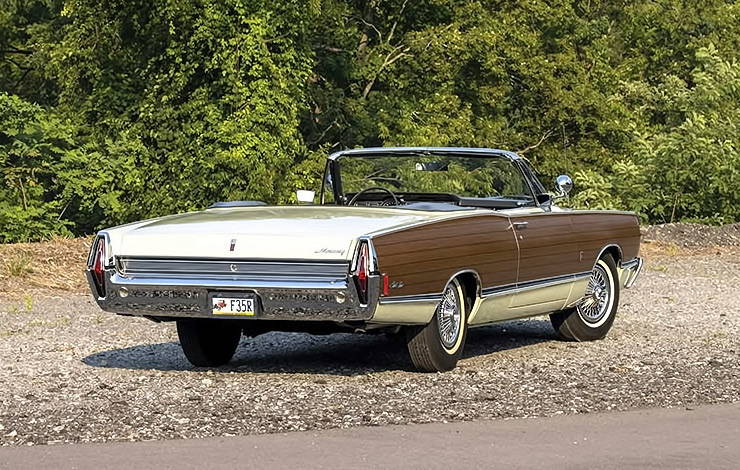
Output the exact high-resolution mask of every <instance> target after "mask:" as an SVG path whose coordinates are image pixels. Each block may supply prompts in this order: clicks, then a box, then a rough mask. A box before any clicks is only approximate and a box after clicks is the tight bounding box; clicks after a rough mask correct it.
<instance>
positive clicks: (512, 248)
mask: <svg viewBox="0 0 740 470" xmlns="http://www.w3.org/2000/svg"><path fill="white" fill-rule="evenodd" d="M373 245H374V246H375V250H376V252H377V255H378V265H379V267H380V271H381V272H384V273H386V274H388V276H389V277H390V281H391V282H392V283H393V282H402V283H403V287H401V288H395V289H392V290H391V293H390V295H391V296H400V295H417V294H429V293H438V292H442V290H443V289H444V287H445V284H446V283H447V281H448V280H449V279H450V277H451V276H452V275H454V274H455V273H456V272H458V271H460V270H462V269H472V270H475V271H476V272H478V274H479V276H480V278H481V283H482V287H484V288H485V287H488V286H499V285H505V284H513V283H514V282H516V275H517V245H516V240H515V239H514V234H513V231H512V230H511V228H510V225H509V219H508V218H507V217H504V216H501V215H496V214H491V215H483V216H470V217H461V218H456V219H452V220H446V221H441V222H435V223H431V224H426V225H421V226H418V227H412V228H409V229H406V230H401V231H398V232H393V233H389V234H384V235H379V236H376V237H374V238H373Z"/></svg>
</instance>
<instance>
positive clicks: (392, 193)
mask: <svg viewBox="0 0 740 470" xmlns="http://www.w3.org/2000/svg"><path fill="white" fill-rule="evenodd" d="M378 190H380V191H385V192H386V193H388V194H390V195H391V197H392V198H393V202H394V204H395V205H396V206H398V205H400V204H401V203H400V202H399V201H398V197H397V196H396V194H395V193H394V192H393V191H391V190H390V189H387V188H381V187H380V186H371V187H369V188H365V189H363V190H362V191H360V192H358V193H357V194H355V195H354V196H352V199H350V200H349V202H348V203H347V205H348V206H351V205H353V204H354V203H355V202H357V199H358V198H359V197H360V195H361V194H365V193H366V192H368V191H378Z"/></svg>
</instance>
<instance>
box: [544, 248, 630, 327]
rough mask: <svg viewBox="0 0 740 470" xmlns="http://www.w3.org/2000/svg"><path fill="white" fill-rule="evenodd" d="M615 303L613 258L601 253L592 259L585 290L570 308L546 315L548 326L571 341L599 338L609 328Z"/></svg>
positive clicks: (617, 303) (615, 270)
mask: <svg viewBox="0 0 740 470" xmlns="http://www.w3.org/2000/svg"><path fill="white" fill-rule="evenodd" d="M618 305H619V277H618V274H617V264H616V262H615V261H614V258H613V257H612V256H611V255H609V254H605V255H604V256H602V257H601V258H600V259H599V261H597V262H596V265H595V266H594V269H593V271H592V272H591V277H590V278H589V280H588V285H587V286H586V292H585V294H584V296H583V297H582V298H581V300H579V301H578V304H576V306H575V307H574V308H571V309H568V310H562V311H560V312H555V313H553V314H551V315H550V321H551V322H552V326H553V327H554V328H555V330H556V331H557V332H558V334H559V335H560V336H561V337H562V338H563V339H567V340H571V341H592V340H596V339H602V338H603V337H604V336H606V334H607V333H608V332H609V330H610V329H611V327H612V324H613V323H614V317H615V315H616V313H617V306H618Z"/></svg>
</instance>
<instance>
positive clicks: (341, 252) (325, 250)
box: [314, 248, 344, 255]
mask: <svg viewBox="0 0 740 470" xmlns="http://www.w3.org/2000/svg"><path fill="white" fill-rule="evenodd" d="M314 253H322V254H337V255H343V254H344V250H333V249H331V248H322V249H320V250H316V251H314Z"/></svg>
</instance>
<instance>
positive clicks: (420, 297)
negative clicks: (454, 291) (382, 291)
mask: <svg viewBox="0 0 740 470" xmlns="http://www.w3.org/2000/svg"><path fill="white" fill-rule="evenodd" d="M440 300H442V292H440V293H438V294H417V295H397V296H395V297H381V298H380V303H381V304H397V303H403V302H439V301H440Z"/></svg>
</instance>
